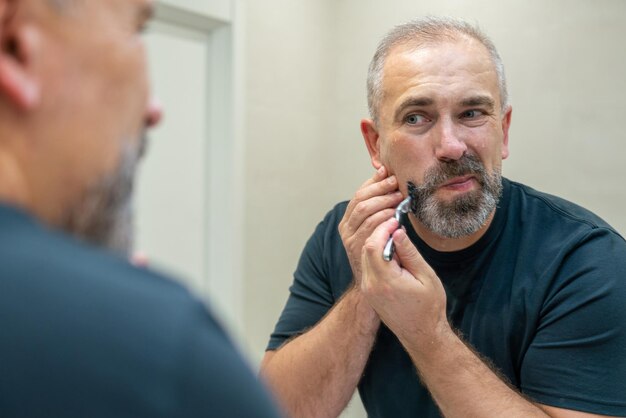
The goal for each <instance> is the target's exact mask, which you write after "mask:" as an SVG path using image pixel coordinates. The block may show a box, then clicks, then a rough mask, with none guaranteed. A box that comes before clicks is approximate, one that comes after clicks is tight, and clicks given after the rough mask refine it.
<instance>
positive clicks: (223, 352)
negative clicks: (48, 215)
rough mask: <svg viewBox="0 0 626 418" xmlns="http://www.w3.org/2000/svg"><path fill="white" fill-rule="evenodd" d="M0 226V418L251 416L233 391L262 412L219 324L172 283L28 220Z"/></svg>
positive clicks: (257, 393) (258, 392) (260, 398)
mask: <svg viewBox="0 0 626 418" xmlns="http://www.w3.org/2000/svg"><path fill="white" fill-rule="evenodd" d="M0 215H1V214H0ZM0 225H1V226H3V227H4V226H6V227H7V228H8V229H10V234H9V236H10V238H7V236H4V237H0V263H2V265H3V269H2V270H1V271H0V328H2V329H3V338H2V339H0V352H2V354H3V359H4V361H5V362H4V364H5V365H6V367H3V373H2V376H0V388H2V387H3V388H6V389H7V393H10V394H11V395H10V396H11V399H12V403H11V404H10V405H8V404H7V405H3V406H2V409H3V411H5V412H6V411H7V408H8V411H9V412H10V411H11V410H12V409H11V408H12V406H11V405H13V406H14V407H15V408H18V409H19V410H20V411H22V412H21V413H25V414H26V415H32V416H37V415H43V414H44V412H45V414H48V413H53V414H54V412H51V411H59V413H61V412H60V410H59V409H58V408H62V409H61V410H63V411H64V413H63V415H66V413H67V415H68V416H129V415H130V414H131V413H130V411H133V412H132V415H133V416H156V415H159V416H160V415H164V416H184V415H185V414H182V415H181V410H184V411H187V412H189V413H190V414H192V413H194V414H195V413H208V412H209V411H211V410H214V409H215V408H218V409H219V408H222V409H228V408H230V409H232V410H233V411H235V412H236V411H248V412H250V411H252V409H250V408H251V407H252V406H253V405H251V404H248V405H244V404H245V403H241V402H239V403H238V402H236V401H235V399H234V398H235V396H236V394H239V393H240V392H238V391H236V389H235V388H236V386H237V385H239V386H240V387H242V388H244V389H246V390H248V391H250V392H251V393H253V394H254V396H253V398H254V402H257V406H261V407H262V408H261V410H264V411H272V410H273V407H272V406H271V405H270V402H269V400H268V399H267V398H266V395H265V392H264V391H263V390H262V389H261V388H260V387H259V385H258V383H257V382H256V380H255V379H254V376H253V375H252V372H251V371H250V370H249V368H248V367H247V365H246V364H245V363H244V361H243V360H242V357H241V356H240V355H239V354H237V352H236V350H235V348H234V346H233V344H232V343H231V341H230V340H229V338H228V337H227V335H226V334H225V333H224V331H223V330H222V327H221V326H220V324H219V323H218V322H217V321H216V320H215V318H214V316H213V315H212V314H211V313H210V312H209V310H208V308H207V307H206V305H205V304H204V303H203V302H201V301H200V300H198V299H197V298H196V297H195V296H194V295H192V294H191V293H190V292H189V291H187V290H186V289H185V288H184V287H183V286H181V285H179V284H178V283H177V282H175V281H174V280H171V279H169V278H168V277H165V276H163V275H160V274H158V273H156V272H152V271H149V270H146V269H140V268H136V267H134V266H132V265H131V264H130V263H128V262H127V261H126V260H124V259H123V258H121V257H118V256H116V255H113V254H110V253H107V252H104V251H101V250H99V249H97V248H93V247H90V246H88V245H84V244H82V243H80V242H78V241H76V240H74V239H72V238H70V237H67V236H65V235H64V234H61V233H57V232H54V231H50V230H48V229H46V228H44V227H42V226H40V225H38V224H37V223H36V222H34V221H32V222H10V223H6V222H3V219H2V217H1V216H0ZM5 230H6V229H5ZM214 377H217V378H218V379H219V380H214ZM216 382H219V383H216ZM218 394H219V395H220V396H217V395H218ZM129 395H131V396H129ZM32 397H37V399H38V402H37V403H36V404H35V403H32V402H29V399H31V398H32ZM24 405H30V406H28V408H31V409H32V410H30V409H29V410H27V411H30V413H28V412H24V411H25V410H24V408H25V406H24ZM244 406H245V407H246V408H247V409H246V408H244ZM37 408H39V409H37ZM42 408H43V409H42ZM68 411H73V413H72V412H68ZM9 415H11V414H10V413H9ZM232 416H246V414H245V413H243V412H242V413H241V414H239V413H238V412H237V413H235V414H234V415H232ZM263 416H272V415H271V412H268V413H267V414H266V415H263Z"/></svg>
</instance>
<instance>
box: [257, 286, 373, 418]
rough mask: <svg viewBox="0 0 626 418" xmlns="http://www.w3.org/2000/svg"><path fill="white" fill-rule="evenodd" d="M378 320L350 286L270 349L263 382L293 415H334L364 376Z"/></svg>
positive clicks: (337, 413) (346, 402) (262, 372)
mask: <svg viewBox="0 0 626 418" xmlns="http://www.w3.org/2000/svg"><path fill="white" fill-rule="evenodd" d="M379 325H380V320H379V319H378V316H377V315H376V314H375V312H374V311H373V310H372V309H371V308H370V307H369V305H368V304H367V303H366V302H365V301H364V300H363V298H362V296H361V294H360V292H359V291H358V290H357V289H351V290H350V291H348V292H347V293H346V295H345V296H344V297H343V298H342V299H341V300H340V301H339V302H338V303H337V304H336V305H335V307H333V309H332V310H331V311H330V312H329V313H328V314H327V315H326V316H325V317H324V319H323V320H322V321H320V322H319V323H318V324H317V325H316V326H315V327H314V328H312V329H311V330H310V331H308V332H306V333H305V334H303V335H301V336H300V337H298V338H296V339H294V340H293V341H291V342H288V343H287V344H285V345H284V346H283V347H281V348H280V349H279V350H278V351H276V352H274V353H269V354H270V355H269V356H266V359H264V361H263V364H262V365H261V376H262V377H263V378H264V379H265V380H266V382H267V383H268V384H269V386H270V387H271V389H272V390H273V392H274V394H275V395H276V397H277V398H278V401H279V402H280V403H281V404H282V406H283V408H284V409H285V410H286V411H287V413H288V414H289V415H291V416H294V417H299V418H300V417H336V416H338V415H339V414H340V413H341V411H342V410H343V409H344V408H345V407H346V405H347V404H348V402H349V401H350V398H351V397H352V394H353V393H354V390H355V388H356V386H357V384H358V382H359V380H360V378H361V375H362V374H363V369H364V368H365V365H366V363H367V359H368V357H369V354H370V351H371V349H372V345H373V343H374V339H375V337H376V332H377V330H378V327H379Z"/></svg>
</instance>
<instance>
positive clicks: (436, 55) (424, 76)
mask: <svg viewBox="0 0 626 418" xmlns="http://www.w3.org/2000/svg"><path fill="white" fill-rule="evenodd" d="M382 82H383V83H382V84H383V85H382V90H383V95H384V96H387V95H392V96H396V97H397V96H398V95H401V94H403V93H404V92H405V91H406V90H407V89H419V88H421V87H424V88H428V87H433V89H435V91H434V92H433V93H436V90H437V88H447V87H449V83H451V82H454V83H457V84H459V86H460V87H462V88H468V87H470V85H469V84H473V85H474V87H476V86H483V87H484V89H485V90H494V91H493V93H494V94H497V92H498V76H497V72H496V69H495V66H494V63H493V61H492V60H491V57H490V55H489V52H488V51H487V49H486V48H485V47H484V45H482V44H481V43H480V42H478V41H476V40H473V39H461V40H458V41H442V42H432V43H427V44H421V45H415V44H413V45H411V44H405V45H399V46H396V47H394V48H393V49H391V51H390V53H389V55H388V56H387V59H386V60H385V65H384V67H383V79H382Z"/></svg>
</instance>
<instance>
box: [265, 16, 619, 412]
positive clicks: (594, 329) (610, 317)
mask: <svg viewBox="0 0 626 418" xmlns="http://www.w3.org/2000/svg"><path fill="white" fill-rule="evenodd" d="M368 101H369V106H370V113H371V117H372V119H368V120H363V121H362V122H361V130H362V133H363V137H364V138H365V143H366V145H367V148H368V151H369V154H370V156H371V161H372V164H373V166H374V167H375V168H376V169H377V172H376V174H375V175H374V176H373V177H372V178H371V179H370V180H368V181H366V182H365V183H364V184H363V185H362V186H361V188H360V189H359V190H358V191H357V192H356V194H355V195H354V197H353V199H352V200H351V201H350V202H349V203H347V202H344V203H340V204H339V205H337V206H336V207H335V208H334V209H332V210H331V211H330V212H329V213H328V215H327V216H326V217H325V218H324V220H323V221H322V222H321V223H320V224H319V225H318V227H317V229H316V230H315V232H314V234H313V236H312V237H311V239H310V240H309V241H308V243H307V244H306V247H305V249H304V252H303V254H302V257H301V259H300V262H299V265H298V268H297V270H296V273H295V280H294V283H293V285H292V287H291V289H290V290H291V294H290V297H289V300H288V301H287V305H286V307H285V309H284V311H283V313H282V316H281V318H280V320H279V322H278V324H277V326H276V330H275V331H274V333H273V335H272V338H271V340H270V343H269V346H268V351H267V353H266V356H265V358H264V360H263V364H262V374H263V375H264V377H265V378H266V380H267V381H268V382H269V383H270V385H271V386H272V387H273V389H274V391H275V392H276V394H277V396H278V398H279V399H280V401H281V402H282V404H283V405H284V406H285V407H286V408H287V409H288V410H289V411H290V412H291V413H292V415H294V416H298V417H311V416H319V417H331V416H337V415H339V413H340V412H341V410H342V409H343V408H344V407H345V405H346V404H347V403H348V401H349V399H350V397H351V395H352V393H353V391H354V389H355V387H356V386H357V385H358V387H359V391H360V395H361V398H362V400H363V403H364V405H365V408H366V410H367V412H368V416H370V417H394V418H395V417H435V416H440V415H443V416H446V417H546V416H551V417H594V416H611V415H618V416H626V325H625V324H626V308H625V307H624V303H623V301H624V300H625V298H626V278H625V276H624V275H625V273H624V272H625V271H626V243H625V242H624V239H623V238H622V237H621V236H620V235H619V234H618V233H617V232H615V231H614V230H613V229H612V228H611V227H610V226H608V225H607V224H606V223H605V222H603V221H602V220H601V219H599V218H598V217H597V216H595V215H593V214H591V213H590V212H588V211H586V210H585V209H582V208H580V207H578V206H576V205H574V204H572V203H569V202H566V201H564V200H562V199H559V198H557V197H554V196H550V195H547V194H543V193H540V192H537V191H535V190H533V189H531V188H529V187H526V186H524V185H521V184H518V183H514V182H512V181H509V180H507V179H503V178H502V177H501V174H500V172H501V164H502V160H503V159H505V158H507V156H508V153H509V151H508V131H509V126H510V123H511V106H509V105H508V102H507V94H506V84H505V80H504V71H503V68H502V63H501V60H500V57H499V56H498V54H497V52H496V50H495V47H494V46H493V44H492V43H491V41H489V40H488V39H487V38H486V37H485V36H484V35H483V34H482V33H481V32H479V31H478V30H477V29H476V28H474V27H472V26H471V25H468V24H466V23H464V22H460V21H455V20H449V19H437V18H432V19H425V20H420V21H415V22H411V23H408V24H406V25H402V26H399V27H397V28H395V29H394V30H392V31H391V32H390V34H388V36H387V37H386V38H385V39H384V40H383V41H382V42H381V44H380V45H379V48H378V50H377V51H376V54H375V56H374V58H373V60H372V63H371V65H370V70H369V75H368ZM407 195H409V196H410V197H411V198H412V203H411V207H410V213H409V215H408V216H407V217H405V218H404V219H402V228H400V229H398V228H399V224H398V221H397V220H395V219H393V218H392V216H393V214H394V208H395V207H396V206H397V205H398V204H399V203H400V201H401V200H403V199H404V198H405V197H407ZM390 218H392V219H390ZM390 236H391V237H393V239H394V243H395V247H396V255H395V256H394V259H392V260H391V261H389V262H388V261H385V260H384V259H383V257H382V253H383V249H384V247H385V245H386V243H387V240H388V239H389V237H390Z"/></svg>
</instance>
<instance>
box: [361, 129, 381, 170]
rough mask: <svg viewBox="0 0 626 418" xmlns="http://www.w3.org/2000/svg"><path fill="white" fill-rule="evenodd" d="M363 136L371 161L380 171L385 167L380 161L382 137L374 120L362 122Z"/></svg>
mask: <svg viewBox="0 0 626 418" xmlns="http://www.w3.org/2000/svg"><path fill="white" fill-rule="evenodd" d="M361 134H363V139H364V140H365V145H366V146H367V151H368V152H369V153H370V160H371V161H372V165H373V166H374V168H375V169H376V170H378V169H379V168H380V167H381V166H382V165H383V163H382V161H381V159H380V143H379V139H380V135H379V134H378V130H377V129H376V124H375V123H374V121H373V120H371V119H363V120H361Z"/></svg>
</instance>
